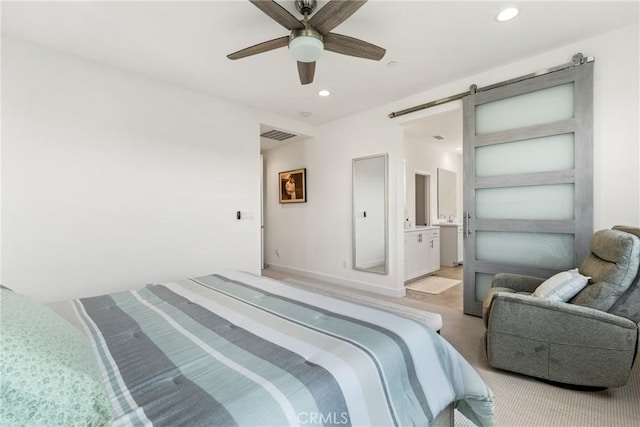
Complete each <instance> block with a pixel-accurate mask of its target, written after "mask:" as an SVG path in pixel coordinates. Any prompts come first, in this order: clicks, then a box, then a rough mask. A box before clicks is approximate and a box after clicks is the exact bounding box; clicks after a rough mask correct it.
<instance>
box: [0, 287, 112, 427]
mask: <svg viewBox="0 0 640 427" xmlns="http://www.w3.org/2000/svg"><path fill="white" fill-rule="evenodd" d="M0 325H1V327H0V402H2V404H1V405H0V425H3V426H21V425H37V426H41V425H42V426H44V425H46V426H102V425H106V424H109V423H110V421H111V418H112V413H111V406H110V404H109V400H108V399H107V396H106V394H105V391H104V389H103V387H102V380H101V376H100V372H99V371H98V368H97V365H96V363H95V360H94V358H93V354H92V350H91V347H90V344H89V341H88V340H87V338H86V337H85V336H84V335H82V333H81V332H80V331H79V330H77V329H76V328H74V327H73V326H71V324H69V323H68V322H67V321H66V320H64V319H62V318H61V317H60V316H58V315H57V314H55V313H54V312H53V311H51V310H50V309H49V308H48V307H45V306H44V305H43V304H40V303H38V302H36V301H33V300H31V299H29V298H28V297H26V296H24V295H20V294H18V293H15V292H11V291H9V290H7V289H6V288H2V289H0Z"/></svg>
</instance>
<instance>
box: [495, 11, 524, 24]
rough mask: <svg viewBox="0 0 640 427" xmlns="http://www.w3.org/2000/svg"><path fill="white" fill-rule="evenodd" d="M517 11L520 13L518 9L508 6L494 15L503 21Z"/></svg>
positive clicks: (514, 14) (510, 17) (514, 15)
mask: <svg viewBox="0 0 640 427" xmlns="http://www.w3.org/2000/svg"><path fill="white" fill-rule="evenodd" d="M518 13H520V11H519V10H518V9H517V8H515V7H508V8H506V9H504V10H503V11H502V12H500V13H499V14H498V15H497V16H496V20H497V21H500V22H505V21H508V20H510V19H513V18H515V17H516V16H518Z"/></svg>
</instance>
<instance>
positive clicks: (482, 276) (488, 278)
mask: <svg viewBox="0 0 640 427" xmlns="http://www.w3.org/2000/svg"><path fill="white" fill-rule="evenodd" d="M491 282H493V274H486V273H476V301H478V302H480V301H482V297H483V296H484V293H485V292H487V291H488V290H489V289H491Z"/></svg>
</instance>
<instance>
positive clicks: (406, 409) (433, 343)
mask: <svg viewBox="0 0 640 427" xmlns="http://www.w3.org/2000/svg"><path fill="white" fill-rule="evenodd" d="M9 293H10V292H5V290H4V289H3V301H2V307H3V319H2V321H3V328H2V340H1V342H2V343H3V348H2V350H3V353H4V350H5V347H6V346H5V344H4V342H5V341H6V334H5V328H4V326H5V325H4V323H6V322H12V323H20V324H24V323H25V319H11V318H10V319H5V315H4V311H6V310H4V309H5V307H9V306H10V304H11V305H13V303H12V302H11V301H9V302H7V301H6V299H7V294H9ZM55 309H56V311H57V312H58V313H59V314H60V315H62V317H65V318H66V319H67V320H68V321H69V322H71V323H72V324H73V325H75V328H73V327H72V329H74V330H75V331H76V332H77V331H78V329H79V330H82V331H83V332H84V334H85V335H86V336H87V337H88V338H89V342H90V345H88V346H86V347H88V350H86V351H84V352H83V351H79V350H78V349H77V348H75V347H77V346H78V345H80V346H81V345H82V344H76V343H74V344H73V346H72V348H73V351H71V354H69V355H68V357H69V358H73V357H78V355H81V356H82V357H84V358H85V359H86V358H87V357H91V358H93V360H94V363H95V365H97V367H98V368H97V369H96V374H95V375H94V377H93V379H94V380H95V381H97V382H99V383H100V385H99V386H96V385H95V384H89V385H87V386H84V387H80V389H81V390H82V391H81V393H82V394H83V396H85V397H84V399H83V401H89V402H88V403H86V404H84V405H85V406H90V407H89V408H82V411H81V412H79V413H78V414H77V415H75V418H73V419H75V420H76V422H77V421H78V420H79V419H82V420H85V418H80V417H89V418H86V420H87V421H86V422H84V421H83V422H79V423H78V425H80V424H81V425H103V424H105V423H108V424H113V425H155V426H176V425H189V426H191V425H193V426H196V425H209V426H211V425H216V426H218V425H219V426H227V425H228V426H231V425H240V426H290V425H354V426H356V425H358V426H392V425H401V426H409V425H419V426H428V425H439V424H443V425H452V423H453V421H452V420H453V418H452V408H453V407H456V408H457V409H458V410H460V412H461V413H462V414H464V415H465V416H466V417H467V418H469V419H470V420H471V421H473V422H474V423H475V424H477V425H479V426H491V425H493V395H492V393H491V391H490V390H489V388H488V386H487V385H486V384H485V383H484V382H483V381H482V379H481V378H480V376H479V375H478V373H477V372H476V371H475V370H474V369H473V368H472V367H471V366H470V365H469V363H468V362H467V361H466V360H464V358H463V357H462V356H460V354H459V353H458V352H457V351H456V350H455V349H454V348H453V347H452V346H451V345H449V344H448V343H447V341H445V340H444V339H443V338H442V337H440V336H439V335H438V334H437V333H436V331H434V330H432V329H431V328H429V327H428V326H427V325H425V324H424V323H421V322H418V321H416V320H413V319H409V318H406V317H403V316H399V315H397V314H395V313H392V312H388V311H385V310H382V309H379V308H375V307H371V306H367V305H364V304H359V303H355V302H353V301H349V300H345V299H341V298H338V297H335V296H329V295H326V294H318V293H316V292H312V291H309V290H305V289H300V288H297V287H293V286H290V285H287V284H285V283H282V282H279V281H275V280H272V279H267V278H264V277H259V276H254V275H251V274H248V273H243V272H226V273H224V274H222V275H217V274H214V275H209V276H203V277H198V278H193V279H189V280H182V281H176V282H170V283H162V284H149V285H147V286H146V287H144V288H142V289H139V290H132V291H126V292H118V293H114V294H110V295H102V296H97V297H91V298H82V299H79V300H74V301H71V302H68V303H66V304H58V305H56V306H55ZM20 310H21V311H24V308H22V309H20ZM51 315H52V316H56V317H58V318H59V317H60V316H58V315H56V314H53V313H51ZM17 316H18V317H19V316H20V314H17ZM60 320H61V319H60ZM38 321H39V322H42V319H38ZM45 322H46V323H50V324H52V321H51V320H45ZM56 322H57V320H56ZM56 322H53V323H56ZM62 322H63V323H66V322H65V321H64V320H62ZM67 325H68V323H67ZM9 329H11V328H9ZM23 329H24V328H23ZM10 332H11V331H10ZM23 332H24V331H23ZM31 332H33V330H32V331H31ZM66 332H69V333H70V331H66ZM46 334H47V335H49V336H52V334H53V332H46ZM65 339H66V338H65ZM83 339H84V338H83ZM79 341H82V340H79ZM14 342H15V339H14ZM68 346H69V345H67V347H68ZM60 351H61V352H63V353H64V351H63V350H60ZM27 352H28V351H27ZM85 353H89V356H87V355H86V354H85ZM62 356H64V355H62ZM62 356H61V357H62ZM64 357H67V356H64ZM5 359H6V358H5V357H4V354H3V360H2V374H3V378H2V381H3V384H2V402H3V405H1V406H2V408H1V409H0V424H3V421H12V420H13V421H15V420H17V418H16V417H17V416H18V415H19V414H18V415H16V414H10V413H9V414H8V413H7V410H6V406H7V405H5V403H8V402H12V405H10V406H12V407H13V404H15V402H16V401H17V398H16V397H15V394H16V393H17V394H20V393H21V390H18V391H16V389H19V388H20V384H19V381H14V383H12V384H9V386H7V385H6V384H5V374H7V375H8V376H7V378H12V377H11V376H12V375H15V374H16V372H15V370H14V371H13V372H9V373H7V372H6V367H5V366H4V365H5V362H10V361H9V360H5ZM17 359H18V358H14V362H15V360H17ZM85 359H83V360H82V363H80V366H81V367H82V369H81V370H80V371H81V373H82V374H83V375H84V376H86V377H89V376H90V372H89V371H90V370H89V368H88V367H87V366H88V365H90V363H88V362H87V361H86V360H85ZM70 366H71V368H68V369H69V370H70V373H69V375H70V376H73V375H76V373H75V372H74V371H73V363H71V364H70ZM95 381H94V382H95ZM86 382H87V383H91V381H89V380H87V381H86ZM54 388H56V387H54ZM57 388H58V389H59V388H61V387H57ZM62 388H64V386H63V387H62ZM101 390H102V391H103V392H104V393H103V396H101V395H100V392H101ZM53 400H54V401H55V400H56V399H53ZM58 400H60V399H58ZM67 400H70V403H69V404H68V405H66V406H65V405H62V407H61V408H57V407H56V408H53V409H51V410H49V409H46V407H47V405H49V406H51V399H50V400H49V401H46V402H45V403H41V402H40V401H36V400H33V401H31V403H30V405H31V406H32V407H33V406H34V405H35V406H37V407H38V408H45V409H42V410H40V409H38V410H36V411H35V414H31V415H28V416H29V417H31V418H30V422H31V424H38V421H39V420H42V419H46V417H48V416H57V417H58V418H57V419H60V420H63V419H64V418H63V417H64V416H65V415H60V414H59V412H64V411H66V412H67V413H68V412H69V411H73V410H74V408H73V406H74V405H73V403H74V401H73V398H67ZM94 400H95V401H94ZM105 401H106V402H107V403H105ZM76 403H77V402H76ZM53 406H55V405H53ZM59 406H60V405H59ZM67 406H70V407H71V409H69V408H67ZM76 406H78V405H77V404H76ZM75 409H78V408H75ZM9 412H10V411H9ZM96 414H100V415H96ZM66 416H68V414H67V415H66ZM12 417H13V418H12ZM34 421H35V422H34ZM11 424H12V425H16V424H15V423H11ZM62 424H64V422H63V423H62ZM3 425H4V424H3Z"/></svg>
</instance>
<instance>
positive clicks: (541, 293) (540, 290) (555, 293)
mask: <svg viewBox="0 0 640 427" xmlns="http://www.w3.org/2000/svg"><path fill="white" fill-rule="evenodd" d="M589 279H591V277H587V276H583V275H582V274H580V273H579V272H578V269H577V268H575V269H573V270H569V271H562V272H560V273H558V274H555V275H553V276H551V277H550V278H548V279H547V280H545V281H544V282H542V284H541V285H540V286H538V287H537V288H536V290H535V291H534V292H533V293H532V294H531V295H532V296H534V297H539V298H544V299H546V300H549V301H558V302H567V301H569V300H570V299H571V298H573V297H574V296H575V295H576V294H577V293H578V292H580V291H581V290H582V289H583V288H584V287H585V286H587V282H588V281H589Z"/></svg>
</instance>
